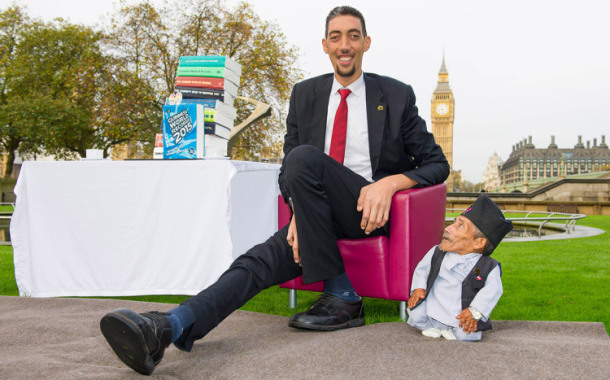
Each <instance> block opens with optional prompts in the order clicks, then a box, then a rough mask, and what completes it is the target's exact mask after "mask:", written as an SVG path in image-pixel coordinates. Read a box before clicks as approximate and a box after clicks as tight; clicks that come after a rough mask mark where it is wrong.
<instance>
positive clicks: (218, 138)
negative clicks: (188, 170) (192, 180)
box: [163, 56, 241, 158]
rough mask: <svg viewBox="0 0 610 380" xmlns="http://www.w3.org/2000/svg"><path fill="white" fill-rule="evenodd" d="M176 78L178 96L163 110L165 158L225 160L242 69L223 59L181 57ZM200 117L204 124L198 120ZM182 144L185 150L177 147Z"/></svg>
mask: <svg viewBox="0 0 610 380" xmlns="http://www.w3.org/2000/svg"><path fill="white" fill-rule="evenodd" d="M176 74H177V76H176V83H175V92H174V93H173V94H172V95H171V96H170V97H169V98H167V101H166V105H165V106H164V107H163V120H164V121H163V134H164V139H163V140H164V155H163V157H164V158H202V157H218V156H221V157H224V156H226V155H227V144H228V141H229V138H230V135H231V131H232V129H233V124H234V122H235V118H236V116H237V112H236V110H235V108H233V102H234V101H235V97H236V96H237V90H238V88H239V82H240V76H241V65H239V64H238V63H237V62H235V61H233V60H231V59H230V58H228V57H223V56H188V57H180V65H179V66H178V70H177V72H176ZM199 108H201V110H199ZM179 115H181V116H179ZM200 115H203V116H202V120H199V119H197V118H199V117H200ZM187 117H188V118H189V119H187ZM170 119H171V122H170ZM180 120H182V122H179V121H180ZM186 121H190V123H188V124H189V125H190V127H189V126H185V122H186ZM177 125H181V127H177ZM172 126H173V127H172ZM198 128H201V129H203V133H201V132H198V131H197V129H198ZM198 136H201V137H198ZM200 140H201V141H200ZM179 143H181V144H182V145H183V146H181V147H177V146H176V145H177V144H179ZM187 145H188V146H187Z"/></svg>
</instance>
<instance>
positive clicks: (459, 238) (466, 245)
mask: <svg viewBox="0 0 610 380" xmlns="http://www.w3.org/2000/svg"><path fill="white" fill-rule="evenodd" d="M475 230H476V227H475V226H474V224H472V222H471V221H470V220H469V219H468V218H465V217H463V216H461V215H460V216H458V217H457V218H456V219H455V221H454V222H453V224H451V225H449V226H447V227H446V228H445V233H444V234H443V239H442V240H441V244H440V245H439V248H440V249H442V250H443V251H446V252H456V253H458V254H460V255H465V254H468V253H472V252H478V253H480V252H481V251H482V249H483V247H484V246H485V239H483V238H475V237H474V233H475Z"/></svg>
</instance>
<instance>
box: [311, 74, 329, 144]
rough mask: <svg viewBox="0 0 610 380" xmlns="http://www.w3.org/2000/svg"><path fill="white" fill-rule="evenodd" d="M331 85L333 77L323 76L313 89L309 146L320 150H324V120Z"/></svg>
mask: <svg viewBox="0 0 610 380" xmlns="http://www.w3.org/2000/svg"><path fill="white" fill-rule="evenodd" d="M332 85H333V77H332V75H331V76H325V77H323V78H322V79H321V80H320V81H319V83H318V84H317V85H316V87H315V89H314V96H313V100H312V109H311V112H310V115H311V119H310V120H311V124H310V132H311V144H312V145H313V146H315V147H317V148H318V149H320V150H322V151H323V150H324V138H325V137H326V119H327V113H328V100H329V98H330V89H331V88H332Z"/></svg>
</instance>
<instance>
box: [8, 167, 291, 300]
mask: <svg viewBox="0 0 610 380" xmlns="http://www.w3.org/2000/svg"><path fill="white" fill-rule="evenodd" d="M278 170H279V165H272V164H260V163H252V162H241V161H229V160H192V161H191V160H184V161H170V160H167V161H162V160H159V161H156V160H155V161H105V160H104V161H102V160H100V161H69V162H24V163H23V166H22V169H21V173H20V175H19V180H18V182H17V185H16V187H15V194H16V195H17V203H16V209H15V213H14V214H13V218H12V221H11V240H12V244H13V250H14V262H15V277H16V280H17V285H18V287H19V293H20V295H22V296H31V297H56V296H121V295H138V294H189V295H193V294H197V293H198V292H199V291H201V290H202V289H204V288H205V287H207V286H209V285H210V284H212V283H213V282H214V281H216V279H217V278H218V277H219V276H220V275H221V274H222V272H223V271H224V270H226V268H228V266H229V265H230V264H231V262H232V261H233V260H234V259H235V258H236V257H237V256H239V255H240V254H242V253H244V252H245V251H246V250H247V249H248V248H250V247H251V246H253V245H254V244H257V243H260V242H262V241H264V240H265V239H267V238H268V237H269V236H271V234H273V232H274V231H276V230H277V194H278V186H277V176H278Z"/></svg>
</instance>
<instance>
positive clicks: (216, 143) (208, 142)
mask: <svg viewBox="0 0 610 380" xmlns="http://www.w3.org/2000/svg"><path fill="white" fill-rule="evenodd" d="M228 143H229V141H228V140H227V139H224V138H222V137H219V136H216V135H206V136H205V151H206V157H226V156H227V146H228Z"/></svg>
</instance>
